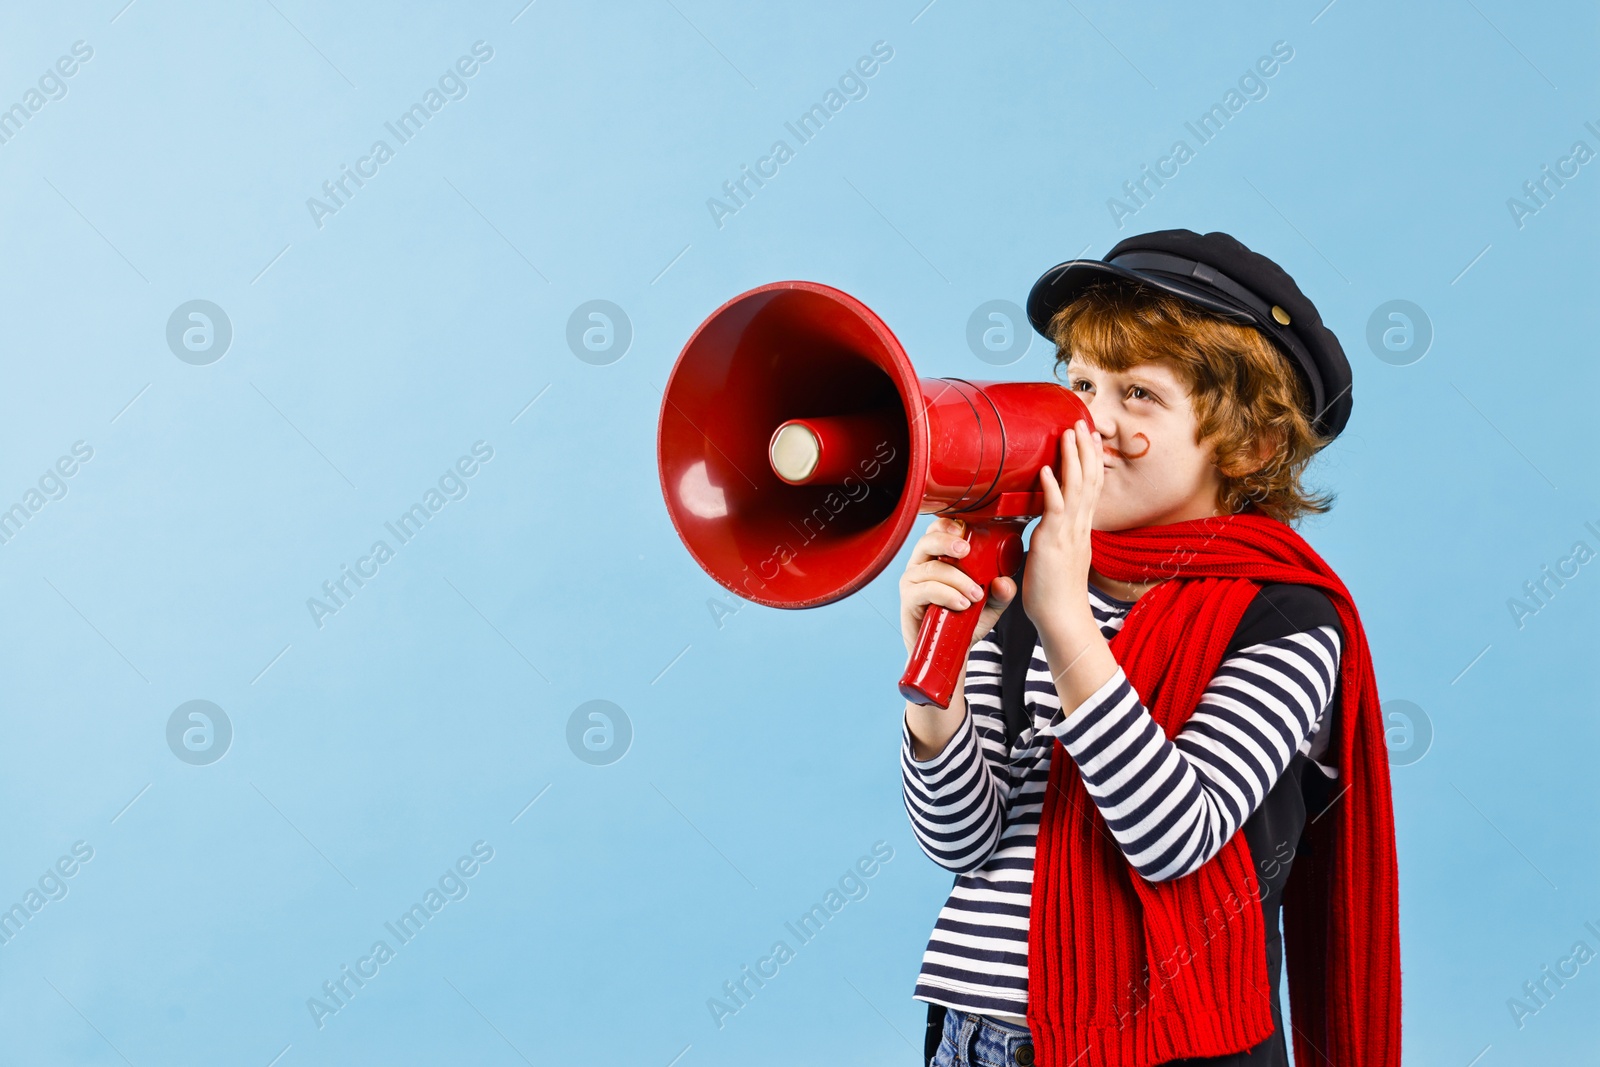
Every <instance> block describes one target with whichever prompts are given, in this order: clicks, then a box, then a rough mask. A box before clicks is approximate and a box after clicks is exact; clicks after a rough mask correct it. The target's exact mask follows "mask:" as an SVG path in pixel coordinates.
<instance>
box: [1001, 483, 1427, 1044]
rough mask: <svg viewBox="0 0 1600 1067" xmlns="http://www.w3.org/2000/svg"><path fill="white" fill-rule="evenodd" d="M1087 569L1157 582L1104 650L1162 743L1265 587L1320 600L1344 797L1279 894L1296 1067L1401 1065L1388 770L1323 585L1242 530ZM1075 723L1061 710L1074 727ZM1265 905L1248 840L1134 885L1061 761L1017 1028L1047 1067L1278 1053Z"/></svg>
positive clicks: (1314, 826)
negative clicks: (1281, 585)
mask: <svg viewBox="0 0 1600 1067" xmlns="http://www.w3.org/2000/svg"><path fill="white" fill-rule="evenodd" d="M1091 537H1092V542H1093V551H1094V555H1093V562H1094V567H1095V569H1096V570H1097V571H1099V572H1100V573H1101V574H1104V575H1106V576H1107V577H1109V578H1115V579H1117V580H1119V581H1125V582H1134V583H1142V582H1148V581H1160V582H1161V584H1159V585H1157V586H1156V587H1155V588H1153V589H1151V590H1150V591H1149V592H1148V593H1146V594H1145V595H1144V596H1142V597H1140V598H1139V600H1138V601H1137V602H1136V603H1135V604H1134V606H1133V608H1132V609H1131V610H1130V611H1129V613H1128V617H1127V618H1126V620H1124V623H1123V627H1122V630H1121V632H1119V633H1118V634H1117V635H1116V636H1115V637H1113V638H1112V640H1111V649H1112V651H1113V652H1114V653H1115V654H1116V658H1117V662H1118V663H1119V664H1121V665H1122V668H1123V671H1124V673H1126V674H1127V676H1128V679H1129V681H1130V682H1131V683H1132V685H1133V688H1134V690H1135V691H1136V692H1137V693H1138V695H1139V697H1140V699H1141V700H1143V702H1144V704H1145V706H1146V707H1147V708H1149V710H1150V713H1151V715H1152V716H1153V717H1154V719H1155V721H1156V723H1157V724H1159V725H1160V727H1161V728H1162V730H1163V731H1165V733H1166V735H1167V737H1168V738H1171V737H1173V736H1175V735H1176V734H1177V732H1178V730H1179V729H1180V728H1181V727H1182V726H1183V724H1184V722H1185V721H1186V720H1187V719H1188V718H1189V716H1190V715H1191V714H1193V713H1194V710H1195V706H1196V704H1197V703H1198V702H1199V698H1200V695H1201V693H1202V692H1203V691H1204V689H1205V687H1206V685H1207V684H1208V683H1209V682H1210V680H1211V677H1212V676H1213V675H1214V674H1215V673H1216V669H1217V667H1218V665H1219V664H1220V663H1221V662H1222V657H1223V653H1224V651H1225V650H1226V647H1227V645H1228V642H1229V641H1230V639H1231V638H1232V637H1233V634H1234V631H1235V630H1236V628H1237V627H1238V624H1239V620H1240V618H1241V617H1242V616H1243V615H1244V612H1245V609H1246V608H1247V607H1248V606H1249V604H1250V602H1251V600H1252V599H1254V597H1255V594H1256V592H1257V590H1258V589H1259V588H1260V586H1261V585H1263V584H1265V583H1269V582H1290V583H1296V584H1300V585H1309V586H1314V587H1316V588H1318V589H1320V590H1322V591H1323V592H1324V593H1326V594H1327V595H1328V597H1329V598H1330V599H1331V600H1332V602H1333V604H1334V607H1335V608H1337V609H1338V612H1339V620H1340V622H1341V623H1342V624H1343V626H1344V644H1343V649H1342V652H1341V655H1340V665H1339V680H1340V683H1341V686H1340V700H1341V706H1340V710H1339V724H1338V725H1339V729H1338V731H1337V733H1338V738H1337V742H1336V747H1334V748H1330V755H1333V754H1335V753H1336V754H1337V762H1336V766H1337V768H1338V770H1339V779H1338V785H1339V788H1341V789H1343V790H1344V792H1342V793H1339V794H1338V796H1337V797H1336V799H1335V800H1334V801H1333V802H1332V803H1331V805H1330V806H1329V808H1328V809H1327V811H1326V813H1325V814H1323V815H1322V816H1320V817H1319V818H1316V819H1315V821H1314V822H1312V823H1310V824H1309V825H1308V826H1307V827H1306V829H1305V831H1304V835H1303V838H1302V840H1303V841H1305V842H1308V843H1309V845H1310V848H1309V849H1305V850H1301V851H1300V854H1299V855H1297V856H1296V857H1295V858H1294V861H1293V865H1292V867H1291V869H1290V875H1289V880H1288V882H1287V883H1286V885H1285V887H1284V893H1283V925H1284V941H1285V949H1286V967H1287V969H1288V974H1289V998H1290V999H1289V1005H1290V1013H1291V1018H1290V1021H1291V1022H1292V1024H1293V1028H1294V1056H1295V1062H1296V1063H1297V1064H1300V1065H1301V1067H1323V1065H1331V1067H1358V1065H1359V1067H1393V1065H1396V1064H1398V1063H1399V1062H1400V941H1399V887H1398V873H1397V869H1396V860H1395V842H1394V814H1393V810H1392V805H1391V801H1390V795H1389V763H1388V754H1387V751H1386V749H1385V746H1384V738H1383V725H1382V719H1381V717H1380V714H1379V707H1378V691H1377V684H1376V682H1375V681H1374V679H1373V673H1372V658H1371V654H1370V653H1369V651H1368V649H1367V639H1366V634H1365V632H1364V631H1363V630H1362V626H1361V619H1360V617H1359V616H1358V615H1357V614H1356V609H1355V605H1354V604H1353V603H1352V602H1351V599H1350V593H1349V591H1348V590H1347V589H1345V587H1344V583H1343V582H1341V581H1340V580H1339V577H1338V575H1336V574H1335V573H1334V572H1333V570H1332V568H1330V567H1329V566H1328V564H1327V563H1326V562H1324V561H1323V560H1322V558H1321V557H1320V556H1318V555H1317V554H1316V552H1314V551H1313V550H1312V548H1311V546H1310V545H1309V544H1307V543H1306V542H1305V540H1304V539H1303V538H1301V537H1300V535H1299V534H1297V533H1295V532H1294V531H1293V530H1292V529H1290V528H1289V527H1288V526H1287V525H1285V524H1283V523H1282V522H1279V521H1277V520H1275V519H1272V518H1269V517H1267V516H1266V515H1263V514H1261V513H1259V512H1256V511H1254V510H1250V511H1246V512H1244V513H1241V514H1237V515H1232V516H1228V517H1225V518H1210V519H1196V520H1191V521H1187V522H1178V523H1171V524H1168V525H1163V526H1146V527H1141V528H1138V529H1133V530H1124V531H1118V532H1102V531H1095V532H1094V533H1093V534H1092V535H1091ZM1068 710H1069V711H1070V710H1071V709H1068ZM1263 892H1264V890H1263V889H1262V888H1261V887H1260V886H1259V883H1258V882H1257V878H1256V872H1255V870H1254V869H1253V867H1252V864H1251V856H1250V850H1249V846H1248V845H1247V844H1246V842H1245V838H1244V834H1243V833H1242V832H1240V833H1235V834H1234V835H1233V836H1232V837H1230V838H1229V839H1228V842H1227V844H1226V845H1224V846H1223V847H1222V850H1221V851H1220V852H1219V853H1217V855H1216V856H1214V857H1213V858H1212V859H1210V860H1208V861H1207V862H1206V863H1205V864H1204V865H1203V866H1201V868H1200V869H1199V870H1197V871H1195V872H1194V873H1192V874H1188V875H1185V876H1183V877H1180V878H1176V879H1172V880H1170V881H1162V882H1147V881H1145V880H1144V878H1142V877H1140V876H1139V875H1138V874H1137V873H1136V872H1134V871H1133V869H1132V868H1131V867H1129V865H1128V862H1127V860H1126V858H1124V856H1123V855H1122V852H1121V851H1120V850H1119V849H1118V847H1117V844H1116V842H1115V840H1114V839H1113V838H1112V836H1111V831H1110V829H1109V828H1108V827H1107V826H1106V824H1105V821H1104V819H1103V818H1102V817H1101V815H1100V813H1099V811H1098V809H1096V807H1095V805H1094V802H1093V800H1092V799H1091V798H1090V796H1089V794H1088V791H1087V789H1086V788H1085V787H1084V784H1083V778H1082V776H1081V775H1080V774H1079V773H1078V768H1077V765H1076V764H1075V763H1074V762H1073V760H1072V757H1071V755H1070V754H1069V753H1068V752H1067V751H1066V750H1065V749H1064V748H1063V747H1062V746H1061V743H1060V742H1059V741H1057V742H1056V744H1055V748H1054V750H1053V752H1052V755H1051V762H1050V778H1049V784H1048V788H1047V791H1046V793H1045V799H1044V808H1043V811H1042V813H1041V816H1040V822H1039V837H1038V852H1037V856H1036V859H1035V865H1034V874H1033V898H1032V900H1033V906H1032V920H1031V922H1030V924H1029V933H1028V1024H1029V1028H1030V1029H1031V1030H1032V1032H1033V1040H1034V1046H1035V1051H1036V1055H1037V1063H1038V1064H1039V1065H1040V1067H1069V1065H1070V1067H1146V1065H1149V1064H1159V1063H1166V1062H1168V1061H1169V1060H1174V1059H1179V1058H1182V1057H1189V1056H1221V1055H1225V1054H1227V1053H1231V1052H1238V1051H1242V1050H1244V1049H1247V1048H1250V1047H1252V1046H1254V1045H1257V1044H1259V1043H1260V1042H1262V1041H1263V1040H1265V1039H1266V1038H1267V1037H1268V1035H1270V1034H1271V1033H1272V1030H1273V1021H1272V1014H1271V1008H1270V1002H1269V999H1268V998H1269V995H1270V990H1269V988H1268V978H1267V963H1266V946H1265V941H1264V938H1265V930H1264V929H1263V922H1262V915H1261V904H1260V897H1261V894H1262V893H1263Z"/></svg>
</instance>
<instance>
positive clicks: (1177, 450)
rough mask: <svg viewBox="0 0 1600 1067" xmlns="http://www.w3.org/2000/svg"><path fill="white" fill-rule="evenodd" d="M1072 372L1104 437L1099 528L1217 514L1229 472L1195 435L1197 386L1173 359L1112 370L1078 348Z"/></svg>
mask: <svg viewBox="0 0 1600 1067" xmlns="http://www.w3.org/2000/svg"><path fill="white" fill-rule="evenodd" d="M1064 377H1065V380H1066V385H1067V388H1069V389H1071V390H1072V391H1073V392H1074V393H1076V394H1077V395H1078V399H1079V400H1082V401H1083V402H1084V403H1085V404H1087V405H1088V407H1089V412H1090V414H1092V415H1093V416H1094V428H1095V429H1098V430H1099V431H1100V434H1101V438H1102V443H1103V445H1104V460H1105V483H1104V485H1103V486H1102V488H1101V490H1100V501H1099V504H1098V505H1097V506H1096V507H1095V513H1094V528H1095V529H1096V530H1127V529H1131V528H1133V527H1136V526H1156V525H1162V524H1165V523H1171V522H1182V521H1184V520H1186V519H1202V518H1206V517H1208V516H1211V515H1214V514H1216V512H1217V501H1218V494H1219V491H1220V489H1221V487H1222V476H1221V473H1220V472H1219V471H1218V470H1217V468H1216V465H1215V464H1214V463H1213V462H1212V458H1211V450H1210V449H1209V448H1207V447H1204V446H1202V445H1201V444H1200V443H1199V442H1197V441H1196V440H1195V436H1196V431H1197V429H1198V425H1199V423H1198V421H1197V420H1196V418H1195V414H1194V405H1193V404H1192V403H1190V397H1189V390H1188V389H1187V387H1186V386H1185V385H1184V383H1183V380H1182V379H1181V378H1179V377H1178V375H1177V373H1176V372H1175V371H1174V370H1173V369H1172V367H1171V366H1170V365H1169V364H1167V363H1164V362H1155V363H1143V364H1140V365H1139V366H1136V367H1133V368H1130V369H1129V370H1126V371H1106V370H1101V369H1100V368H1098V367H1095V366H1093V365H1091V364H1088V363H1085V362H1083V361H1082V360H1080V359H1079V358H1078V357H1077V356H1076V355H1074V356H1073V358H1072V359H1071V361H1070V362H1069V363H1068V364H1067V367H1066V369H1065V372H1064Z"/></svg>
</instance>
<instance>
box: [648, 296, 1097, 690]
mask: <svg viewBox="0 0 1600 1067" xmlns="http://www.w3.org/2000/svg"><path fill="white" fill-rule="evenodd" d="M1080 418H1081V419H1084V420H1085V421H1087V422H1089V423H1090V424H1091V425H1092V424H1093V420H1092V419H1091V418H1090V415H1089V410H1088V408H1087V407H1085V406H1084V404H1083V402H1082V401H1081V400H1079V399H1078V398H1077V397H1076V396H1075V395H1073V393H1072V392H1071V391H1070V390H1068V389H1066V388H1065V387H1064V386H1061V385H1058V384H1056V383H1054V382H972V381H967V380H965V379H962V378H919V377H917V375H916V373H915V371H914V370H913V369H912V365H911V361H910V359H908V358H907V356H906V353H905V349H904V348H902V347H901V345H900V342H899V341H898V340H897V339H896V338H895V336H894V334H893V333H891V332H890V330H889V328H888V327H887V326H885V325H884V324H883V322H882V320H880V319H879V318H878V316H877V315H875V314H873V313H872V311H871V310H870V309H868V308H867V306H866V305H864V304H862V303H861V302H860V301H858V300H856V299H855V298H854V297H852V296H850V295H849V294H847V293H844V292H841V291H840V290H838V289H834V288H831V287H829V286H826V285H819V284H817V283H815V282H804V281H787V282H774V283H772V284H770V285H763V286H759V287H757V288H755V289H751V290H750V291H749V292H746V293H741V294H740V295H738V296H736V297H734V298H733V299H732V300H729V301H728V302H727V303H726V304H723V305H722V307H720V308H718V309H717V310H716V311H714V312H712V313H711V315H710V316H708V317H707V318H706V320H705V321H704V322H702V323H701V324H700V326H699V328H698V329H696V330H695V332H694V335H693V336H691V337H690V338H689V341H688V343H687V344H685V345H684V347H683V351H682V352H680V353H679V355H678V359H677V362H676V363H675V364H674V366H673V368H672V374H671V376H670V377H669V378H668V380H667V385H666V388H665V390H664V391H663V394H662V403H661V417H660V422H659V425H658V427H657V440H656V453H657V462H658V465H659V470H660V475H661V491H662V495H663V497H664V498H665V499H666V504H667V513H668V515H669V516H670V517H671V519H672V525H673V528H674V529H676V530H677V532H678V536H679V537H680V538H681V539H682V540H683V543H684V545H685V546H686V547H687V548H688V549H689V554H690V555H691V556H693V557H694V560H695V562H696V563H698V564H699V565H700V567H701V568H702V569H703V570H705V572H706V573H707V574H709V575H710V576H711V577H712V578H713V579H715V580H716V581H717V582H718V583H719V584H721V585H722V586H723V587H724V588H726V589H729V590H730V591H732V592H734V593H737V594H738V595H740V596H742V597H744V598H746V599H748V600H752V601H754V602H756V603H758V604H765V605H767V606H769V607H777V608H810V607H818V606H820V605H822V604H829V603H832V602H833V601H835V600H839V599H841V598H843V597H845V596H848V595H849V594H851V593H853V592H855V591H856V590H858V589H860V588H861V587H862V586H864V585H866V584H867V583H868V582H870V581H871V580H872V579H873V578H875V577H877V575H878V574H879V573H880V572H881V571H882V570H883V568H884V567H885V566H887V565H888V563H889V561H890V560H891V559H893V558H894V556H895V555H896V554H897V553H898V552H899V550H900V548H901V546H902V545H904V544H905V541H906V538H907V536H908V535H909V534H910V532H911V526H912V523H913V522H914V521H915V519H916V517H917V515H918V514H930V513H932V514H939V515H944V516H947V517H950V518H958V519H961V520H963V521H964V522H965V524H966V539H967V541H968V543H969V545H970V546H971V548H970V550H969V551H968V552H967V554H966V555H964V556H963V557H961V558H960V559H959V560H958V559H955V558H953V557H948V556H941V557H940V558H941V559H943V560H945V561H946V562H949V563H952V564H954V565H955V566H956V567H958V568H959V569H960V570H961V571H963V572H964V573H965V574H966V575H967V576H968V577H969V578H971V579H972V580H973V581H974V582H975V583H977V584H978V585H979V586H981V587H982V588H983V590H984V592H985V595H987V593H988V589H989V585H990V583H992V582H993V581H994V579H995V578H996V577H998V576H999V575H1001V574H1005V575H1012V574H1015V573H1016V571H1017V569H1018V567H1020V566H1021V563H1022V551H1023V549H1022V532H1023V530H1024V529H1025V528H1026V526H1027V524H1028V523H1029V522H1030V521H1031V520H1032V519H1033V518H1034V517H1035V516H1037V515H1039V514H1042V512H1043V510H1044V503H1043V502H1044V496H1043V493H1042V492H1039V491H1038V490H1037V488H1036V487H1037V484H1038V479H1039V469H1040V468H1041V467H1043V466H1044V465H1045V464H1047V463H1052V462H1054V461H1055V459H1056V457H1057V455H1058V451H1059V447H1060V439H1061V434H1062V432H1063V431H1064V430H1066V429H1067V427H1069V426H1071V425H1073V424H1074V423H1075V422H1076V421H1077V420H1078V419H1080ZM982 609H983V605H982V603H975V604H972V605H971V606H970V607H968V608H967V609H966V610H964V611H959V612H955V611H950V610H948V609H946V608H943V607H940V606H937V605H931V606H929V608H928V609H927V612H926V614H925V615H924V616H923V620H922V628H921V630H920V631H919V633H918V636H917V642H916V645H915V647H914V648H913V650H912V653H911V657H910V660H909V661H908V663H907V665H906V669H905V672H904V674H903V675H902V676H901V679H900V692H901V695H903V696H904V697H905V698H906V699H907V700H911V701H914V702H916V703H919V704H936V705H938V706H939V707H949V705H950V700H951V698H952V696H953V695H954V692H955V683H956V679H957V678H959V677H960V674H961V669H962V666H963V665H964V663H965V661H966V654H967V649H968V648H969V646H970V645H971V643H972V635H973V633H974V631H975V629H976V627H977V623H978V616H979V614H980V613H981V612H982Z"/></svg>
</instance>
